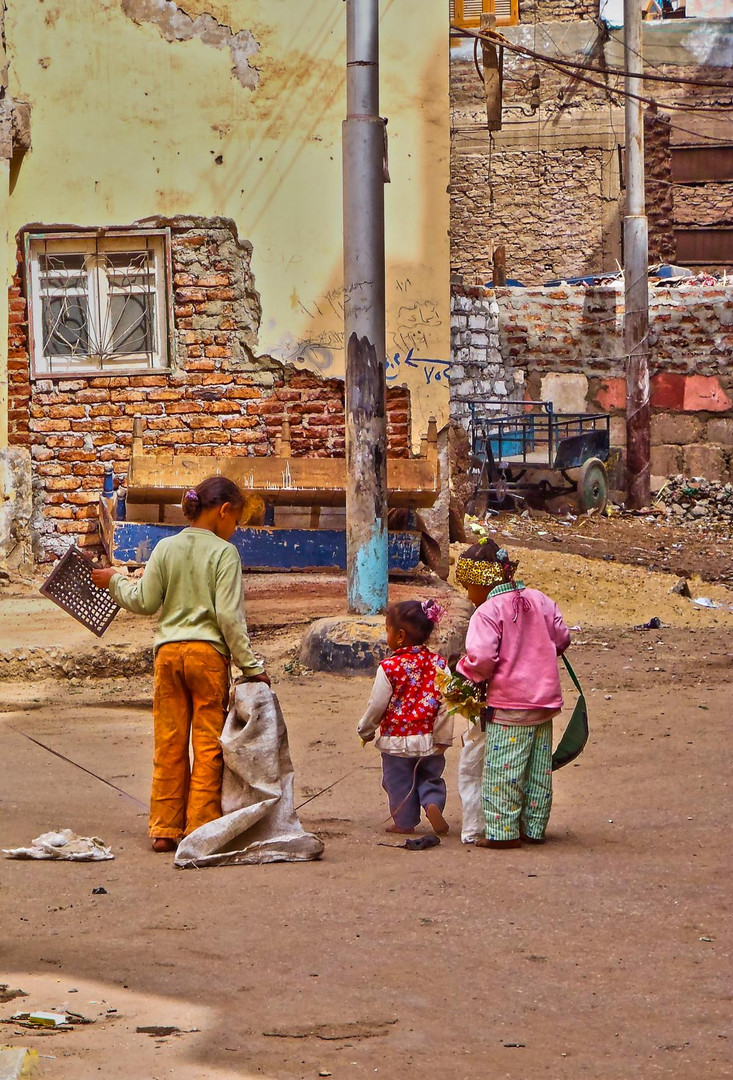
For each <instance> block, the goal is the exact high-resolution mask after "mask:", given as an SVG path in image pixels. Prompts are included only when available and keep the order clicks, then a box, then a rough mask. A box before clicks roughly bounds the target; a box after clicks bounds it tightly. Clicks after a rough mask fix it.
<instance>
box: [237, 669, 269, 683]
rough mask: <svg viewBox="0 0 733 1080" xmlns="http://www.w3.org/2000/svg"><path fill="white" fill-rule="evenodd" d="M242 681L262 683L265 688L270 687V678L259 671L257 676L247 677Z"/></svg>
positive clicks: (264, 672)
mask: <svg viewBox="0 0 733 1080" xmlns="http://www.w3.org/2000/svg"><path fill="white" fill-rule="evenodd" d="M242 681H243V682H263V683H265V684H266V685H267V686H272V683H271V682H270V676H269V675H268V674H267V672H266V671H261V672H260V674H259V675H247V676H246V677H245V678H244V679H243V680H242Z"/></svg>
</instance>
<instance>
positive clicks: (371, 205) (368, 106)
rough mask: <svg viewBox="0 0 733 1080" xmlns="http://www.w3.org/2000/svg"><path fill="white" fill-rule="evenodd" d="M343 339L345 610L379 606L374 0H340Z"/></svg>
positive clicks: (380, 303) (379, 270)
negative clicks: (343, 97) (342, 12)
mask: <svg viewBox="0 0 733 1080" xmlns="http://www.w3.org/2000/svg"><path fill="white" fill-rule="evenodd" d="M346 51H347V56H346V120H345V122H344V124H343V175H344V341H345V343H346V580H347V598H348V608H349V611H350V612H354V613H356V614H360V615H377V614H379V613H380V612H383V611H384V610H385V609H386V607H387V570H388V566H387V419H386V400H387V389H386V370H385V358H386V343H385V315H384V303H385V287H384V178H385V172H384V150H385V122H384V120H382V119H380V116H379V2H378V0H346Z"/></svg>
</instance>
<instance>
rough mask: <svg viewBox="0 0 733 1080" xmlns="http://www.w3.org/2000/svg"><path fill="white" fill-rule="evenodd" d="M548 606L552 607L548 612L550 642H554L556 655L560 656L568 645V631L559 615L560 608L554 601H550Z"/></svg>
mask: <svg viewBox="0 0 733 1080" xmlns="http://www.w3.org/2000/svg"><path fill="white" fill-rule="evenodd" d="M550 604H551V605H552V606H551V611H550V618H551V622H552V626H551V637H552V640H553V641H554V642H555V648H556V649H557V655H558V656H562V654H563V653H564V652H565V650H566V649H567V647H568V645H569V644H570V631H569V630H568V628H567V626H566V625H565V621H564V619H563V617H562V614H561V613H560V608H559V607H558V606H557V604H556V603H555V601H554V600H551V601H550Z"/></svg>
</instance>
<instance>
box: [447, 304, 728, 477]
mask: <svg viewBox="0 0 733 1080" xmlns="http://www.w3.org/2000/svg"><path fill="white" fill-rule="evenodd" d="M623 302H624V297H623V290H622V288H621V287H620V286H598V287H594V288H587V289H583V288H571V287H562V288H558V289H546V288H532V289H521V290H520V289H496V290H493V289H476V288H465V287H464V288H461V287H454V288H453V290H452V311H453V316H452V341H453V347H452V359H453V364H452V367H451V414H452V417H453V419H454V420H455V421H457V422H459V423H466V422H467V417H468V406H467V401H468V400H470V398H471V397H472V396H476V395H484V396H491V397H495V398H498V399H502V398H504V399H506V400H507V401H508V400H510V399H514V400H518V399H520V398H521V397H522V396H524V397H526V398H530V399H534V400H538V399H540V400H551V401H553V402H554V403H555V405H556V407H557V408H558V409H559V410H560V411H568V412H610V413H611V414H612V420H611V436H612V441H613V443H614V445H618V446H621V447H623V446H624V444H625V420H624V408H625V399H626V384H625V371H624V348H623ZM649 345H650V371H651V375H652V379H651V402H652V410H653V422H652V443H653V450H652V472H653V473H654V474H655V475H666V474H668V473H677V472H680V471H683V472H686V473H687V474H688V475H704V476H707V477H708V478H709V479H726V480H727V479H731V480H733V287H731V286H728V287H727V288H724V287H723V286H705V285H693V286H688V287H682V288H662V289H653V290H650V334H649Z"/></svg>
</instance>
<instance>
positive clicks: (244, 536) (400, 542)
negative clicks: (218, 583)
mask: <svg viewBox="0 0 733 1080" xmlns="http://www.w3.org/2000/svg"><path fill="white" fill-rule="evenodd" d="M99 521H100V526H101V532H102V542H103V544H104V548H105V551H106V552H107V555H108V556H109V559H110V561H111V562H113V563H136V564H138V565H143V564H144V563H146V562H147V561H148V559H149V558H150V555H151V552H152V550H153V548H154V547H155V545H156V544H157V543H159V542H160V541H161V540H162V539H163V538H164V537H166V536H175V535H176V533H179V532H180V531H181V529H183V528H185V526H184V525H160V524H157V523H156V522H142V521H115V519H114V499H105V498H103V497H102V498H100V500H99ZM232 543H233V544H234V546H235V547H236V549H237V551H238V552H239V555H240V558H241V560H242V566H243V567H244V568H245V569H247V570H278V571H283V570H331V569H335V570H345V569H346V533H345V531H343V530H341V529H276V528H274V527H268V526H263V527H262V528H253V529H237V531H236V533H235V534H234V536H233V537H232ZM419 561H420V533H419V532H409V531H405V532H391V533H390V534H389V569H390V570H398V571H402V572H403V573H409V572H410V571H412V570H415V569H416V568H417V564H418V562H419Z"/></svg>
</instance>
